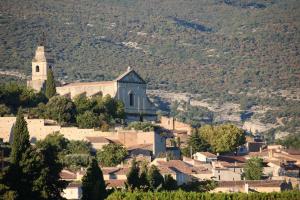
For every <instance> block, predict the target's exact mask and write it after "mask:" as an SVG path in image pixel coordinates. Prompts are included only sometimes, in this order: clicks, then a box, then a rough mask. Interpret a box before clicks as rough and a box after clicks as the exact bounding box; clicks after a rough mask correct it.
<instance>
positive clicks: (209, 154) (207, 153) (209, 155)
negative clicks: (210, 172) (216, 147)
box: [197, 151, 217, 158]
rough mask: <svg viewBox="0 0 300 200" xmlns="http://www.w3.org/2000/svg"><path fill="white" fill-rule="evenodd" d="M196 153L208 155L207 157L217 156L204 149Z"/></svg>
mask: <svg viewBox="0 0 300 200" xmlns="http://www.w3.org/2000/svg"><path fill="white" fill-rule="evenodd" d="M197 153H201V154H202V155H204V156H206V157H208V158H217V156H216V155H215V154H213V153H210V152H208V151H204V152H197Z"/></svg>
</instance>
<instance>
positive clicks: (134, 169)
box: [126, 159, 140, 189]
mask: <svg viewBox="0 0 300 200" xmlns="http://www.w3.org/2000/svg"><path fill="white" fill-rule="evenodd" d="M139 171H140V169H139V166H138V164H137V162H136V160H135V159H133V160H132V162H131V167H130V170H129V172H128V174H126V176H127V181H126V187H129V189H135V188H137V187H139V185H140V181H139Z"/></svg>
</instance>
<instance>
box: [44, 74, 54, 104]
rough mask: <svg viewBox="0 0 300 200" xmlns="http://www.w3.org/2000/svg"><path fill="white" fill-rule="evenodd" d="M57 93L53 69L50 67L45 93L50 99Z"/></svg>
mask: <svg viewBox="0 0 300 200" xmlns="http://www.w3.org/2000/svg"><path fill="white" fill-rule="evenodd" d="M55 94H56V86H55V80H54V75H53V71H52V69H48V71H47V80H46V91H45V95H46V97H47V98H48V99H50V98H51V97H53V96H54V95H55Z"/></svg>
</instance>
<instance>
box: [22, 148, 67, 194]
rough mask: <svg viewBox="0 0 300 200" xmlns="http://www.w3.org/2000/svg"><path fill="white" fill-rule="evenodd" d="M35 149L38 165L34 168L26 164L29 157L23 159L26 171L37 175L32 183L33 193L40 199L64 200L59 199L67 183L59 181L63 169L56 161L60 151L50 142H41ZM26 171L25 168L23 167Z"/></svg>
mask: <svg viewBox="0 0 300 200" xmlns="http://www.w3.org/2000/svg"><path fill="white" fill-rule="evenodd" d="M36 147H37V149H35V150H34V151H33V152H34V153H38V154H39V156H40V157H39V159H38V160H37V162H38V164H37V166H39V167H35V168H36V170H34V168H32V165H28V164H27V162H28V160H30V157H28V158H27V159H24V163H25V164H26V166H27V169H28V171H33V173H36V171H38V173H37V178H36V179H35V180H34V181H33V188H32V190H33V191H37V192H39V194H40V197H41V198H42V199H49V200H55V199H58V200H59V199H64V198H62V197H61V193H62V191H63V189H64V188H66V186H67V182H66V181H64V180H61V179H60V172H61V170H62V169H63V165H62V163H61V162H60V161H59V159H58V155H59V153H60V149H59V148H58V146H57V145H56V144H52V143H50V142H41V143H39V144H37V145H36ZM23 169H24V171H26V170H25V169H26V168H25V166H24V167H23Z"/></svg>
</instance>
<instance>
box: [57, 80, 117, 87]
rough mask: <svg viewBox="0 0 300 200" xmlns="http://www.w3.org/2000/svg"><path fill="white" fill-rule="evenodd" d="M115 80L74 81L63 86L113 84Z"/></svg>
mask: <svg viewBox="0 0 300 200" xmlns="http://www.w3.org/2000/svg"><path fill="white" fill-rule="evenodd" d="M113 83H114V81H98V82H73V83H68V84H66V85H63V86H85V85H86V86H89V85H110V84H113Z"/></svg>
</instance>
